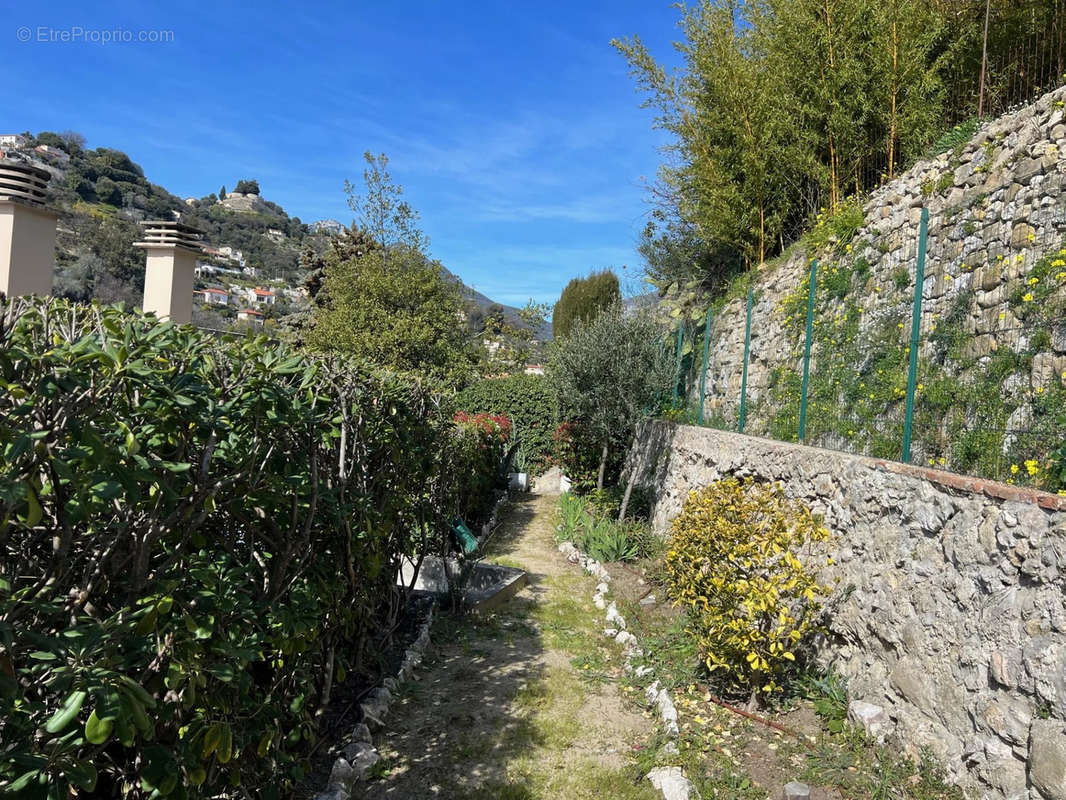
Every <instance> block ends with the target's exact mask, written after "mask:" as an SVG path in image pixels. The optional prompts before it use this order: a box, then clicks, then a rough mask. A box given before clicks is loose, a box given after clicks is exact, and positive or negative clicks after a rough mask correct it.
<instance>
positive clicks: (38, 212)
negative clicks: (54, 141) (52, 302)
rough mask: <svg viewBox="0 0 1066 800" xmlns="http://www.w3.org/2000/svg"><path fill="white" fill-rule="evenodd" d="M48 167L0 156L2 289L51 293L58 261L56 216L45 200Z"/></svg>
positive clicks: (11, 293)
mask: <svg viewBox="0 0 1066 800" xmlns="http://www.w3.org/2000/svg"><path fill="white" fill-rule="evenodd" d="M50 177H51V176H50V175H49V174H48V172H47V171H45V170H43V169H38V168H37V167H31V166H30V165H29V164H23V163H21V162H18V161H8V160H5V159H0V293H3V294H5V295H7V296H8V297H13V296H15V295H20V294H38V295H49V294H51V293H52V273H53V272H54V271H55V263H56V220H57V219H58V218H59V215H58V214H57V213H56V212H55V211H53V210H52V209H50V208H46V207H45V205H44V203H45V200H46V199H47V197H48V193H47V187H48V180H49V178H50Z"/></svg>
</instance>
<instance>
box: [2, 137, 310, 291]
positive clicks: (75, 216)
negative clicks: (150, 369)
mask: <svg viewBox="0 0 1066 800" xmlns="http://www.w3.org/2000/svg"><path fill="white" fill-rule="evenodd" d="M4 155H5V156H6V157H7V158H9V159H13V160H20V161H27V162H32V163H34V164H35V165H37V166H40V167H43V168H45V169H47V170H48V171H49V172H50V173H51V174H52V181H51V184H50V190H51V192H52V203H53V205H54V207H55V208H57V209H58V210H59V211H60V215H61V216H60V220H59V235H58V253H57V270H56V293H57V294H61V295H65V296H67V297H71V298H73V299H78V300H87V299H90V298H96V299H99V300H102V301H105V302H115V301H125V302H128V303H139V302H140V300H141V294H142V291H143V287H144V254H143V253H142V252H141V251H139V250H137V249H136V248H134V247H133V243H134V242H135V241H137V240H138V239H139V238H140V227H139V225H138V224H137V223H138V222H141V221H143V220H146V219H175V218H180V219H181V221H182V222H185V223H186V224H189V225H192V226H193V227H196V228H199V229H200V230H202V231H203V232H204V234H205V237H204V238H205V241H206V243H207V244H208V245H209V246H212V247H214V248H218V247H222V246H227V245H228V246H229V247H231V248H233V249H234V250H240V251H241V252H242V254H243V256H244V261H245V263H246V264H247V265H248V266H250V267H254V268H256V269H257V270H258V272H259V274H260V275H262V276H264V277H267V278H278V279H281V280H284V281H286V282H287V283H290V284H293V285H298V284H299V283H301V282H302V280H303V275H302V270H301V268H300V259H299V256H300V251H301V250H302V248H303V246H304V244H305V240H307V239H308V237H311V236H313V234H312V233H311V232H310V230H309V229H308V227H307V226H306V225H304V224H303V222H301V221H300V219H299V218H298V217H290V216H289V215H288V214H287V213H286V212H285V210H284V209H283V208H282V207H281V206H279V205H278V204H277V203H272V202H270V201H269V200H263V199H262V198H260V197H258V191H259V186H258V183H257V182H256V181H254V180H243V181H239V182H238V184H237V186H238V187H240V188H241V189H246V190H249V191H254V194H255V201H254V202H249V203H248V204H247V210H244V209H243V208H241V207H240V206H239V204H238V202H233V201H231V202H230V203H220V202H219V196H218V195H217V194H209V195H207V196H205V197H201V198H188V199H182V198H180V197H178V196H176V195H174V194H171V193H170V192H169V191H167V190H166V189H165V188H163V187H162V186H159V185H157V184H154V183H152V182H150V181H149V180H148V179H147V178H146V177H145V175H144V170H142V169H141V167H140V166H139V165H138V164H137V163H136V162H134V161H133V159H132V158H130V156H129V155H127V154H126V153H124V152H122V151H121V150H114V149H112V148H108V147H97V148H95V149H89V148H87V147H86V144H85V138H84V137H83V136H81V135H80V134H77V133H70V132H68V133H61V134H57V133H52V132H48V131H45V132H42V133H39V134H37V135H36V136H35V135H33V134H30V133H25V134H23V136H22V142H21V143H20V144H19V145H18V146H17V147H14V148H9V149H8V150H7V151H6V152H5V153H4ZM234 200H235V201H236V200H237V198H236V197H235V198H234ZM207 260H210V257H207Z"/></svg>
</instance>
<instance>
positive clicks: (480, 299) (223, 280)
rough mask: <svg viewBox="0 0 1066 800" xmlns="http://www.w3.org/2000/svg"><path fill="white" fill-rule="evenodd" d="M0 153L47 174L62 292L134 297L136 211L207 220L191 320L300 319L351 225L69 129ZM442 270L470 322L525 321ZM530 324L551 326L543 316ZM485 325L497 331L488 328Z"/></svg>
mask: <svg viewBox="0 0 1066 800" xmlns="http://www.w3.org/2000/svg"><path fill="white" fill-rule="evenodd" d="M0 159H6V160H8V161H12V162H16V163H24V164H27V165H30V166H33V167H36V168H38V169H42V170H45V171H46V172H48V173H49V175H50V180H49V182H48V187H49V193H50V197H49V202H50V205H52V206H53V207H54V208H56V209H57V210H58V211H59V212H60V220H59V227H58V236H57V244H58V248H57V253H56V274H55V282H56V285H55V289H56V293H57V294H59V295H61V296H65V297H69V298H70V299H73V300H89V299H96V300H100V301H101V302H125V303H126V304H127V305H130V306H137V305H139V303H140V301H141V296H142V293H143V291H144V264H143V256H142V255H141V253H140V252H138V251H137V250H136V249H135V248H134V246H133V245H134V242H136V241H137V240H138V238H139V237H140V235H141V228H140V223H143V222H145V221H146V220H173V221H177V222H180V223H182V224H184V225H188V226H189V227H191V228H195V229H196V230H198V231H200V232H202V234H203V245H202V251H203V252H202V257H201V258H199V259H198V260H197V264H196V283H195V287H194V306H193V322H194V323H195V324H197V325H199V326H200V327H203V328H210V329H215V330H227V329H230V328H232V327H235V326H236V327H241V326H243V325H245V324H249V325H253V326H263V325H267V326H270V325H272V324H277V323H279V322H280V321H281V320H282V319H284V318H285V317H290V316H292V320H293V322H294V324H297V325H298V324H299V319H300V316H301V315H304V316H305V315H306V314H305V312H307V311H308V310H309V301H310V295H309V292H308V287H307V286H306V285H305V284H306V283H307V282H308V280H309V273H310V272H311V271H312V270H311V269H310V265H311V264H312V263H313V262H314V258H315V255H316V254H321V253H322V252H323V251H324V250H325V249H326V247H327V243H328V241H329V239H330V237H333V236H340V235H343V234H344V233H345V232H346V231H347V227H346V226H345V225H344V223H342V222H340V221H338V220H336V219H324V220H318V221H315V222H312V223H309V224H305V223H304V222H303V221H302V220H301V219H300V218H299V217H296V216H290V215H289V214H288V213H287V212H286V211H285V209H284V208H282V207H281V206H280V205H278V204H277V203H274V202H272V201H270V200H266V199H265V198H263V196H262V194H261V191H260V187H259V182H258V181H257V180H255V179H241V180H238V181H237V182H236V183H235V184H232V190H230V191H227V190H226V187H225V186H222V187H221V188H220V189H219V190H218V191H216V192H211V193H209V194H207V195H204V196H202V197H191V196H189V197H179V196H177V195H175V194H173V193H171V192H169V191H168V190H167V189H165V188H164V187H162V186H159V185H158V184H155V183H152V182H151V181H150V180H148V178H147V177H146V176H145V174H144V170H143V169H142V168H141V167H140V165H138V164H137V163H136V162H134V161H133V159H132V158H131V157H130V156H129V155H127V154H126V153H124V152H122V151H120V150H115V149H112V148H107V147H96V148H89V147H88V146H87V143H86V140H85V137H84V136H82V135H81V134H79V133H76V132H73V131H65V132H62V133H54V132H51V131H43V132H40V133H38V134H36V135H35V134H33V133H30V132H24V133H7V134H0ZM445 274H446V276H447V277H448V278H449V279H450V280H454V281H455V282H456V283H457V284H458V285H459V286H460V290H461V292H462V294H463V297H464V300H465V302H466V311H465V315H466V318H467V321H468V324H469V326H470V328H471V331H472V332H473V333H475V334H476V333H480V332H483V331H484V329H485V322H486V320H487V319H490V318H492V317H494V316H500V317H503V318H504V319H505V320H506V321H507V322H508V323H510V324H512V325H518V326H521V325H522V324H523V323H522V321H521V318H520V315H519V310H518V309H517V308H514V307H511V306H504V305H502V304H499V303H496V302H494V301H493V300H492V299H490V298H489V297H486V296H485V295H483V294H481V293H479V292H476V291H475V290H473V289H471V288H470V287H468V286H466V285H465V284H464V283H463V281H462V279H461V278H460V277H459V276H458V275H455V274H454V273H453V272H451V271H448V270H445ZM312 284H313V281H312ZM312 288H313V286H312ZM293 315H295V316H293ZM537 333H538V335H539V336H540V338H550V335H551V334H550V329H549V328H546V327H544V326H541V329H540V330H538V332H537ZM485 336H486V339H487V341H489V343H490V344H491V343H492V342H493V341H494V336H493V333H492V331H491V330H490V331H488V333H486V334H485ZM496 346H499V343H498V342H496Z"/></svg>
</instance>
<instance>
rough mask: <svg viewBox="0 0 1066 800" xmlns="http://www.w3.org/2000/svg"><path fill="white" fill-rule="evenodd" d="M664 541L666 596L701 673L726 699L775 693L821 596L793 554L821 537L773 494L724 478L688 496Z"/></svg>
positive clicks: (812, 624) (798, 510)
mask: <svg viewBox="0 0 1066 800" xmlns="http://www.w3.org/2000/svg"><path fill="white" fill-rule="evenodd" d="M671 531H672V535H671V539H670V540H669V541H668V543H667V547H668V550H667V554H666V573H667V579H668V588H669V593H670V596H671V598H672V599H673V600H674V601H675V602H676V603H678V604H680V605H682V606H684V607H685V608H686V609H687V610H688V612H689V615H690V618H691V620H692V632H693V634H694V635H695V637H696V641H697V644H698V646H699V650H700V653H701V655H702V657H703V660H704V663H705V664H706V666H707V668H708V670H710V671H711V673H712V674H714V673H717V675H718V677H720V678H722V680H723V683H724V684H725V685H726V687H727V688H730V689H733V690H738V691H741V690H742V691H745V692H748V691H750V692H757V691H758V692H763V693H770V692H773V691H776V690H778V689H780V685H779V681H781V680H782V678H783V677H784V676H785V675H786V674H787V673H788V672H789V671H790V669H792V667H793V665H794V664H795V662H796V651H797V648H799V647H800V646H801V645H802V644H803V642H804V639H805V638H806V637H808V636H809V635H810V634H812V633H813V632H815V631H816V630H817V618H818V614H819V610H820V603H819V600H818V598H819V597H820V596H822V595H825V594H827V593H828V591H829V587H827V586H823V585H821V584H819V583H818V582H817V581H816V580H815V578H814V576H813V575H812V574H811V573H810V572H809V571H808V569H807V568H806V567H805V566H804V565H803V563H802V562H800V560H799V559H798V558H797V557H796V552H797V551H798V550H799V549H800V548H801V547H803V546H805V545H807V544H808V543H810V542H815V541H825V540H826V539H827V538H828V536H829V531H828V530H826V529H825V528H824V527H822V526H821V525H820V524H819V523H818V521H817V520H815V518H814V517H813V516H812V515H811V512H810V510H809V509H808V508H807V507H806V506H804V505H803V504H801V503H799V502H795V501H789V500H786V499H785V498H784V496H783V495H782V493H781V489H780V487H778V486H776V485H766V484H754V483H750V484H742V483H739V482H737V481H736V480H735V479H733V478H727V479H725V480H722V481H719V482H717V483H714V484H712V485H710V486H708V487H706V488H705V489H702V490H701V491H698V492H693V493H692V494H691V495H689V498H688V500H687V501H686V502H685V506H684V508H683V509H682V511H681V513H680V514H679V515H678V516H677V518H676V519H675V520H674V522H673V525H672V529H671Z"/></svg>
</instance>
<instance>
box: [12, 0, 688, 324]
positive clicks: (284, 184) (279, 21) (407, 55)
mask: <svg viewBox="0 0 1066 800" xmlns="http://www.w3.org/2000/svg"><path fill="white" fill-rule="evenodd" d="M92 5H94V4H91V3H84V2H79V3H74V2H65V1H59V2H57V1H55V0H53V1H52V2H49V3H46V4H30V3H19V4H15V3H11V4H8V6H7V9H6V10H5V11H4V14H3V16H4V21H3V23H0V61H2V63H4V64H5V65H6V66H7V70H5V71H6V72H7V80H5V81H2V82H0V129H3V130H0V133H8V132H16V131H22V130H31V131H34V132H37V131H40V130H67V129H71V130H77V131H80V132H81V133H83V134H85V136H86V137H87V138H88V144H89V146H92V147H95V146H109V147H115V148H118V149H121V150H125V151H126V152H127V153H129V154H130V155H131V156H132V157H133V159H134V160H135V161H137V162H138V163H140V165H141V166H142V167H143V168H144V171H145V174H146V175H147V177H148V178H149V180H152V181H154V182H156V183H159V184H161V185H163V186H165V187H166V188H167V189H169V190H170V191H172V192H174V193H176V194H179V195H182V196H187V195H193V196H202V195H206V194H209V193H210V192H216V191H218V188H219V186H220V185H226V186H229V187H231V188H232V187H233V185H234V184H235V183H236V182H237V180H238V179H239V178H256V179H258V180H259V182H260V186H261V187H262V192H263V196H264V197H265V198H267V199H269V200H273V201H275V202H278V203H280V204H281V205H282V206H284V207H285V209H286V210H287V211H288V212H289V213H290V214H293V215H295V216H299V217H300V218H301V219H303V220H305V221H311V220H315V219H321V218H327V217H332V218H336V219H340V220H342V221H344V222H349V221H350V219H351V214H350V212H349V211H348V209H347V206H346V205H345V202H344V194H343V184H344V179H345V178H350V179H352V180H353V181H360V180H361V176H362V154H363V152H364V151H365V150H371V151H373V152H375V153H378V152H384V153H386V154H387V155H388V156H389V159H390V162H391V165H390V166H391V171H392V175H393V178H394V180H395V181H397V182H399V183H401V184H402V185H403V186H404V189H405V192H406V195H407V198H408V200H409V201H410V202H411V203H412V204H413V205H414V206H415V207H416V208H417V209H418V210H419V211H420V212H421V214H422V226H423V228H424V229H425V231H426V233H427V234H428V235H429V237H430V241H431V245H430V249H431V251H432V253H433V255H434V256H436V257H437V258H439V259H441V261H443V262H444V264H445V265H446V266H447V267H448V268H449V269H451V270H452V271H453V272H456V273H457V274H458V275H459V276H460V277H461V278H462V279H463V280H464V281H466V282H467V283H468V284H471V285H473V286H475V287H476V288H477V289H478V290H480V291H482V292H484V293H485V294H488V295H489V296H490V297H492V298H493V299H496V300H499V301H501V302H505V303H511V304H522V303H524V302H525V301H526V300H527V299H528V298H529V297H533V298H535V299H537V300H538V301H544V302H552V301H554V300H555V299H556V298H557V297H558V295H559V292H560V291H561V289H562V287H563V286H564V285H565V284H566V282H567V281H568V280H569V279H570V278H572V277H574V276H575V275H583V274H586V273H587V272H588V271H589V270H590V269H594V268H604V267H614V268H615V269H616V270H618V271H619V273H620V275H621V276H622V277H623V282H627V281H626V275H632V274H633V273H634V272H636V271H639V269H640V258H639V256H638V255H637V253H636V249H635V246H636V242H637V237H638V234H639V232H640V230H641V228H642V227H643V224H644V219H645V216H644V215H645V214H646V212H647V210H648V209H647V205H646V203H645V191H644V189H643V187H642V184H641V180H642V178H645V177H646V178H648V179H651V178H652V177H653V176H654V173H655V168H656V165H657V164H658V161H659V155H658V152H657V147H658V146H659V145H661V144H662V143H663V141H664V140H663V136H662V134H661V133H659V132H657V131H654V130H652V127H651V123H652V114H651V112H650V111H649V110H646V109H640V108H639V100H640V98H639V96H638V95H637V94H636V93H635V92H634V89H633V84H632V81H631V80H630V78H629V76H628V74H627V67H626V64H625V62H624V60H623V59H622V58H621V57H620V56H619V55H618V54H617V53H615V51H614V50H613V49H612V48H611V47H610V45H609V41H610V39H611V38H612V37H615V36H628V35H631V34H639V35H640V36H641V37H642V38H643V39H644V40H645V42H646V44H648V46H649V47H650V49H651V50H652V52H653V53H654V54H655V55H656V56H657V57H659V58H663V59H667V60H668V61H670V60H672V59H673V58H674V56H673V52H672V48H671V46H670V43H671V41H672V40H673V39H675V38H677V37H676V34H677V33H678V31H677V29H676V27H675V23H676V20H677V12H676V11H675V10H674V9H672V8H671V6H670V2H669V0H591V1H590V2H577V3H574V2H564V1H563V0H549V1H548V2H540V3H520V2H513V1H511V2H506V1H505V2H485V3H464V2H454V0H453V2H449V3H444V2H428V1H425V2H424V1H422V0H409V1H408V2H404V3H374V4H370V3H365V2H347V3H345V2H336V3H333V2H325V3H303V4H300V5H296V4H280V3H270V2H260V3H255V4H250V3H236V2H226V0H218V1H217V2H213V3H203V2H197V3H186V2H171V3H166V4H161V3H160V4H149V3H131V2H121V1H120V2H110V3H106V4H105V3H99V4H95V5H98V6H99V7H98V8H95V9H93V8H90V7H89V6H92ZM23 27H25V28H28V29H29V31H30V41H29V42H22V41H19V37H20V35H22V36H23V37H24V36H25V35H26V34H25V32H22V33H21V34H20V32H19V29H20V28H23ZM79 27H80V28H81V29H82V30H83V31H90V30H116V29H125V30H130V31H140V30H165V31H173V37H172V38H173V41H171V42H167V43H110V44H101V43H94V42H86V41H79V42H66V43H64V42H62V41H41V40H40V38H41V37H42V36H43V37H44V38H45V39H48V38H50V37H55V38H58V37H61V36H62V35H63V33H62V32H63V31H70V30H72V29H76V28H79ZM4 28H6V30H4ZM81 35H82V36H83V37H84V36H85V35H87V34H81ZM622 265H628V269H627V270H626V272H625V273H622V272H621V267H622ZM628 282H629V283H631V284H632V285H635V283H636V282H635V281H633V280H632V279H630V280H629V281H628Z"/></svg>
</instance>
